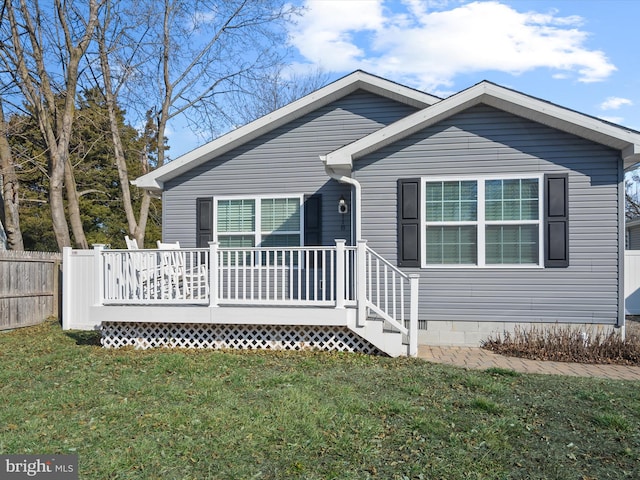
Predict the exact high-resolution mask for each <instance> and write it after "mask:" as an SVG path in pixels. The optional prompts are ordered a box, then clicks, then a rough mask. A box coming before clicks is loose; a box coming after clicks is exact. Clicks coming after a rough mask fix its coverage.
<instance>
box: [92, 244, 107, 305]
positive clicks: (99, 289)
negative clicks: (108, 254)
mask: <svg viewBox="0 0 640 480" xmlns="http://www.w3.org/2000/svg"><path fill="white" fill-rule="evenodd" d="M91 246H92V247H93V265H94V271H95V272H96V275H97V277H98V278H97V281H96V290H95V305H102V303H103V300H104V299H103V295H104V262H103V261H102V251H103V250H104V244H102V243H94V244H92V245H91Z"/></svg>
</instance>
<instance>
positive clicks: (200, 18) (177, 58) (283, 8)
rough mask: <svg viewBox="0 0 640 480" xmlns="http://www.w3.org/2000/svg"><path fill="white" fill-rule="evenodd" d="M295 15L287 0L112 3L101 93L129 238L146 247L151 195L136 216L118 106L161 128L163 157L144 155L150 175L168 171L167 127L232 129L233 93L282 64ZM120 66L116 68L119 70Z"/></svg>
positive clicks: (103, 37)
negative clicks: (180, 123) (179, 123)
mask: <svg viewBox="0 0 640 480" xmlns="http://www.w3.org/2000/svg"><path fill="white" fill-rule="evenodd" d="M295 11H296V10H295V9H294V8H293V7H291V6H290V5H288V4H286V3H285V2H284V1H283V0H261V1H260V2H256V1H251V0H226V1H224V2H220V1H210V0H194V1H192V2H183V1H180V0H164V1H163V2H154V1H149V2H145V1H141V2H137V3H135V2H131V3H129V4H127V7H126V9H124V8H123V9H119V8H118V4H117V2H111V4H109V6H108V7H107V8H106V9H105V10H104V14H103V15H102V16H101V20H100V25H99V27H98V29H97V43H98V50H99V55H98V56H99V62H100V78H101V88H102V89H103V91H104V94H105V98H106V100H107V105H108V106H109V110H110V120H111V133H112V137H113V142H114V147H115V162H116V165H117V167H118V174H119V176H120V177H119V178H120V183H121V186H122V195H123V203H124V208H125V210H126V216H127V223H128V229H129V233H130V234H131V235H132V236H133V237H135V238H136V240H137V241H138V243H139V244H143V243H144V235H145V226H146V221H147V217H148V213H149V205H150V197H149V194H148V192H144V193H143V197H142V203H141V208H140V210H139V212H138V215H137V218H136V214H135V212H134V211H133V206H132V201H131V191H130V187H129V172H128V170H127V164H126V159H125V155H124V152H123V150H122V147H121V144H122V142H121V140H120V139H119V131H118V125H117V119H116V115H115V109H116V106H117V104H118V103H119V102H118V101H119V100H120V103H124V104H127V105H128V106H130V107H131V108H135V109H137V111H138V114H139V120H140V121H141V120H142V119H143V118H144V119H145V120H146V119H147V118H148V117H149V115H150V116H151V117H152V119H153V121H154V122H155V125H154V128H153V130H154V134H155V142H154V144H155V145H156V157H155V158H154V159H151V158H149V156H148V155H146V154H145V152H142V154H141V157H140V161H141V162H142V164H143V171H145V172H146V169H148V168H150V167H159V166H161V165H163V164H164V163H165V162H166V161H167V159H166V148H165V136H166V131H167V126H168V124H169V122H171V121H172V120H173V119H175V118H176V117H179V116H182V118H184V119H185V120H186V121H187V122H188V123H189V124H190V125H191V126H192V127H193V128H194V129H195V130H196V131H199V132H201V133H202V132H206V134H205V136H208V137H213V136H215V135H217V134H218V133H220V132H221V131H223V130H226V129H228V128H229V124H230V123H235V122H230V120H229V118H230V115H229V105H230V104H229V103H228V99H229V96H230V95H229V94H230V93H233V92H238V91H243V90H246V87H245V84H247V82H250V81H251V80H252V79H255V78H257V77H259V76H260V75H261V72H269V71H270V70H271V69H273V68H274V66H276V65H278V64H279V63H280V62H281V56H280V54H279V53H277V52H279V51H280V50H281V49H280V47H281V45H282V44H283V43H284V37H283V35H284V29H283V28H282V27H283V25H284V22H286V21H288V20H289V18H290V17H291V15H292V14H294V13H295ZM114 67H115V68H114Z"/></svg>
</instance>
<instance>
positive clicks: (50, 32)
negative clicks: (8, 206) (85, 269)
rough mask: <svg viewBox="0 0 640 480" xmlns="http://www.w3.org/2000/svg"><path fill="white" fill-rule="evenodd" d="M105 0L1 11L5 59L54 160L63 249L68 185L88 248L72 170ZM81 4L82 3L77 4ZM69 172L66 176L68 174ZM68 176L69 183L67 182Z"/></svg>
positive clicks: (8, 6) (17, 0) (24, 3)
mask: <svg viewBox="0 0 640 480" xmlns="http://www.w3.org/2000/svg"><path fill="white" fill-rule="evenodd" d="M103 1H104V0H89V2H88V6H85V5H84V2H82V3H83V4H82V5H77V4H75V3H74V2H73V1H65V0H53V6H52V8H51V3H50V2H46V4H45V6H46V8H45V9H44V10H43V5H42V4H40V2H39V0H30V1H28V0H14V1H10V0H7V1H5V2H4V5H3V9H2V18H1V20H2V24H1V25H2V26H1V27H0V32H1V35H2V38H1V39H0V60H1V61H2V62H3V64H4V68H5V70H6V71H7V72H11V73H12V74H13V77H14V82H15V84H16V85H17V86H18V87H19V88H20V91H21V93H22V97H23V99H24V101H25V103H26V104H27V105H28V106H29V108H30V110H31V111H32V112H33V114H34V116H35V117H36V120H37V123H38V127H39V129H40V132H41V134H42V137H43V140H44V143H45V145H46V147H47V153H48V157H49V158H48V160H49V180H50V184H49V204H50V207H51V218H52V223H53V230H54V233H55V236H56V241H57V243H58V247H59V248H60V249H62V247H65V246H70V245H71V237H70V235H69V223H68V222H67V218H66V215H65V202H64V191H63V189H64V186H65V183H66V185H67V202H68V205H67V207H68V212H69V218H70V223H71V227H72V230H73V236H74V240H75V244H76V245H77V246H78V247H80V248H86V247H87V241H86V238H85V235H84V231H83V228H82V222H81V218H80V209H79V206H78V199H77V193H76V192H75V183H74V182H73V174H72V173H73V172H72V171H71V170H70V169H69V168H68V165H67V164H68V162H69V143H70V139H71V130H72V127H73V121H74V112H75V99H76V92H77V88H78V81H79V76H80V68H81V64H82V61H83V58H84V56H85V53H86V50H87V48H88V46H89V44H90V42H91V40H92V36H93V32H94V29H95V26H96V24H97V21H98V12H99V9H100V7H101V4H102V2H103ZM78 3H80V2H78ZM65 175H66V178H65ZM65 180H66V182H65Z"/></svg>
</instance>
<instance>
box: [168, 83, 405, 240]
mask: <svg viewBox="0 0 640 480" xmlns="http://www.w3.org/2000/svg"><path fill="white" fill-rule="evenodd" d="M414 111H415V109H414V108H413V107H410V106H407V105H404V104H401V103H398V102H395V101H392V100H389V99H386V98H383V97H380V96H376V95H373V94H371V93H368V92H364V91H357V92H354V93H352V94H350V95H348V96H346V97H344V98H342V99H339V100H337V101H336V102H333V103H332V104H330V105H327V106H325V107H323V108H320V109H318V110H316V111H314V112H312V113H310V114H307V115H305V116H303V117H301V118H299V119H297V120H294V121H292V122H290V123H289V124H287V125H285V126H283V127H280V128H277V129H275V130H273V131H272V132H270V133H267V134H265V135H262V136H261V137H259V138H256V139H254V140H252V141H251V142H248V143H246V144H244V145H243V146H241V147H239V148H236V149H234V150H232V151H230V152H227V153H226V154H224V155H221V156H220V157H218V158H215V159H212V160H210V161H208V162H206V163H204V164H202V165H200V166H198V167H195V168H193V169H192V170H190V171H189V172H187V173H185V174H183V175H181V176H179V177H177V178H175V179H173V180H171V181H170V182H167V184H165V190H164V192H163V239H164V241H167V242H175V241H179V242H180V245H182V246H185V247H193V246H195V242H196V198H198V197H218V196H226V195H271V194H278V195H280V194H291V195H303V194H321V195H322V223H323V226H322V243H323V244H324V245H332V244H334V239H337V238H343V239H345V240H347V241H350V237H351V233H350V232H351V222H350V218H349V217H350V215H346V216H344V217H343V216H341V215H340V214H338V200H339V199H340V196H344V197H345V198H346V199H347V201H348V202H349V204H350V203H351V202H350V198H351V188H350V187H349V185H344V184H339V183H338V182H336V181H335V180H332V179H330V178H329V177H328V176H327V174H326V173H325V171H324V166H323V164H322V162H321V161H320V158H319V156H320V155H324V154H326V153H328V152H330V151H332V150H335V149H337V148H339V147H342V146H343V145H346V144H348V143H351V142H353V141H355V140H357V139H359V138H361V137H363V136H365V135H368V134H369V133H372V132H374V131H376V130H378V129H379V128H381V127H383V126H385V125H388V124H389V123H392V122H394V121H396V120H398V119H400V118H403V117H405V116H407V115H408V114H411V113H413V112H414ZM350 211H351V209H350Z"/></svg>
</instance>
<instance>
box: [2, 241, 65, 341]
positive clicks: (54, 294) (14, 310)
mask: <svg viewBox="0 0 640 480" xmlns="http://www.w3.org/2000/svg"><path fill="white" fill-rule="evenodd" d="M61 263H62V256H61V254H59V253H42V252H14V251H1V252H0V330H7V329H12V328H17V327H25V326H28V325H36V324H38V323H41V322H43V321H44V320H45V319H47V318H49V317H52V316H53V317H58V318H60V303H61V302H60V298H61V292H60V288H61V282H60V278H61V268H60V266H61Z"/></svg>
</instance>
